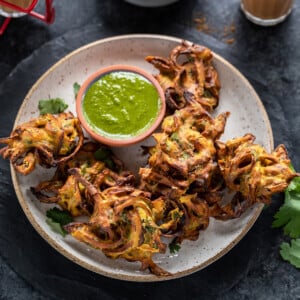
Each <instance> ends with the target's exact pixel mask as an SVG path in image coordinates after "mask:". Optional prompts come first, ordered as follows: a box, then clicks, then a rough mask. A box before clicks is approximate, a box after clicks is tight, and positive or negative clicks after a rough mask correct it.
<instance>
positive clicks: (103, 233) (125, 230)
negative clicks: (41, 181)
mask: <svg viewBox="0 0 300 300" xmlns="http://www.w3.org/2000/svg"><path fill="white" fill-rule="evenodd" d="M70 172H71V174H73V175H74V176H75V178H76V180H78V182H80V183H81V184H82V185H83V186H84V187H85V188H86V189H87V191H88V193H89V194H90V196H91V197H92V198H93V202H94V211H93V214H92V215H91V217H90V219H89V221H88V222H86V223H79V222H75V223H70V224H68V225H66V226H65V229H66V230H67V231H68V232H69V233H70V234H71V235H72V236H73V237H74V238H76V239H77V240H79V241H81V242H84V243H86V244H88V245H90V246H92V247H93V248H96V249H100V250H102V252H103V253H104V254H105V255H106V256H107V257H110V258H113V259H116V258H124V259H126V260H128V261H140V262H141V264H142V266H141V269H142V270H145V269H147V268H148V269H149V270H150V271H151V273H153V274H156V275H158V276H167V275H170V273H169V272H167V271H165V270H163V269H162V268H160V267H159V266H158V265H156V264H155V263H154V262H153V259H152V256H153V254H154V253H164V252H165V250H166V244H164V243H163V242H162V241H161V230H160V228H159V226H158V225H157V224H156V222H155V216H154V213H153V209H152V207H153V206H152V202H151V201H150V199H149V193H147V192H144V191H141V190H138V189H135V188H133V187H128V186H115V187H111V188H108V189H105V190H104V191H102V192H101V191H100V190H99V189H97V188H96V187H95V186H94V185H93V184H91V183H90V182H88V181H87V180H86V179H85V178H84V177H83V176H81V175H80V172H79V170H78V169H76V168H74V169H71V170H70Z"/></svg>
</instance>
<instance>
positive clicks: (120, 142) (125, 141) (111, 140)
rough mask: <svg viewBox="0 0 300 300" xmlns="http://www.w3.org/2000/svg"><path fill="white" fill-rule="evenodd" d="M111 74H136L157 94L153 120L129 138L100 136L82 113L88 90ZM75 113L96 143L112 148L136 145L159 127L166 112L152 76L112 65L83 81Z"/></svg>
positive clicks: (138, 70)
mask: <svg viewBox="0 0 300 300" xmlns="http://www.w3.org/2000/svg"><path fill="white" fill-rule="evenodd" d="M113 72H129V73H135V74H138V75H140V76H141V77H143V78H145V79H146V80H148V81H149V82H150V83H151V84H152V86H153V87H154V88H155V89H156V91H157V93H158V97H159V102H160V103H159V110H158V113H157V115H156V117H155V119H154V120H152V121H151V122H150V124H149V126H148V127H146V128H145V129H144V130H141V131H139V133H137V134H136V135H130V136H129V137H121V138H118V137H115V136H113V137H111V136H109V135H107V134H102V133H101V132H100V131H99V130H96V129H95V125H91V124H90V122H89V121H88V120H87V117H86V114H85V113H84V110H83V103H84V99H85V95H86V92H87V91H88V89H89V88H90V87H91V86H92V84H93V83H95V82H96V81H98V80H99V79H100V78H101V77H103V76H104V75H106V74H109V73H113ZM121 108H122V106H120V109H121ZM76 112H77V116H78V118H79V121H80V122H81V125H82V127H83V128H84V129H85V130H86V132H87V133H88V134H89V135H90V136H91V137H92V138H93V139H95V140H96V141H98V142H100V143H103V144H106V145H109V146H114V147H121V146H128V145H133V144H136V143H138V142H141V141H142V140H144V139H146V138H147V137H149V136H150V135H151V134H152V133H153V132H154V131H155V130H156V129H157V128H158V127H159V125H160V124H161V122H162V120H163V118H164V116H165V112H166V102H165V95H164V92H163V89H162V88H161V86H160V84H159V83H158V81H157V80H156V79H155V78H154V76H153V75H151V74H150V73H148V72H146V71H144V70H143V69H140V68H138V67H135V66H131V65H112V66H109V67H104V68H102V69H100V70H98V71H96V72H94V73H93V74H92V75H90V76H89V77H88V78H87V79H86V80H85V81H84V83H83V84H82V85H81V87H80V89H79V92H78V95H77V98H76ZM129 122H131V121H129Z"/></svg>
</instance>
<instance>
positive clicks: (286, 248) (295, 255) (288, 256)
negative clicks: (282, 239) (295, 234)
mask: <svg viewBox="0 0 300 300" xmlns="http://www.w3.org/2000/svg"><path fill="white" fill-rule="evenodd" d="M280 248H281V249H280V255H281V257H282V258H283V259H284V260H286V261H288V262H290V263H291V264H292V265H294V266H295V267H296V268H300V238H298V239H292V240H291V244H289V243H282V244H281V247H280Z"/></svg>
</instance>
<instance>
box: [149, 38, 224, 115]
mask: <svg viewBox="0 0 300 300" xmlns="http://www.w3.org/2000/svg"><path fill="white" fill-rule="evenodd" d="M212 58H213V54H212V52H211V50H210V49H208V48H206V47H203V46H200V45H195V44H190V43H188V42H186V41H183V42H182V43H181V44H180V45H178V46H176V47H175V48H174V49H173V50H172V51H171V52H170V55H169V57H160V56H147V57H146V60H147V61H148V62H149V63H151V64H152V65H153V66H154V67H155V68H157V69H158V70H159V74H157V75H155V77H156V79H157V80H158V82H159V83H160V85H161V86H162V88H163V90H164V92H165V96H166V102H167V106H168V108H169V111H170V112H171V113H172V112H174V111H175V110H176V109H181V108H183V107H185V106H186V105H187V104H188V103H190V102H191V101H196V102H198V103H199V104H201V105H202V106H203V107H204V108H205V109H206V110H207V111H209V112H211V111H212V110H213V109H215V108H216V107H217V105H218V102H219V90H220V81H219V76H218V73H217V71H216V69H215V67H214V66H213V64H212Z"/></svg>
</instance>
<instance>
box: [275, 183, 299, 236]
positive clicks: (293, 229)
mask: <svg viewBox="0 0 300 300" xmlns="http://www.w3.org/2000/svg"><path fill="white" fill-rule="evenodd" d="M274 219H275V220H274V221H273V224H272V227H273V228H278V227H283V230H284V233H285V234H286V235H288V236H290V237H291V238H297V237H299V236H300V177H295V178H294V179H293V180H292V181H291V183H290V185H289V186H288V188H287V189H286V191H285V200H284V204H283V205H282V206H281V207H280V209H279V211H278V212H277V213H276V214H275V215H274Z"/></svg>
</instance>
